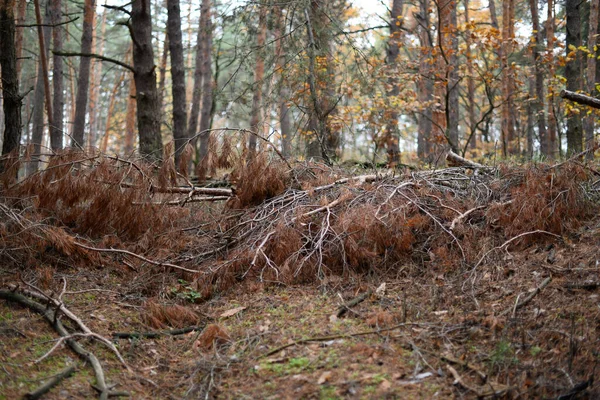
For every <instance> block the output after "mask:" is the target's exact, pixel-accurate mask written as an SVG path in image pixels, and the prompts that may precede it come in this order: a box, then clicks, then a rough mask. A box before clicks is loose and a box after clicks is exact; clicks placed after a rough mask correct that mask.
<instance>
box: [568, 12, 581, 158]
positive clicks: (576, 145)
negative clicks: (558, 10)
mask: <svg viewBox="0 0 600 400" xmlns="http://www.w3.org/2000/svg"><path fill="white" fill-rule="evenodd" d="M581 4H582V2H581V1H580V0H566V14H567V47H566V54H567V57H568V58H569V59H570V60H568V61H567V65H566V67H565V78H566V79H567V90H569V91H572V92H576V91H578V90H581V89H582V85H581V55H580V52H579V51H578V50H577V49H578V48H579V46H581V17H580V6H581ZM567 115H568V117H567V157H568V156H570V155H572V154H576V153H579V152H581V151H582V149H583V142H582V139H583V136H582V126H581V116H580V114H579V113H578V112H570V113H568V114H567Z"/></svg>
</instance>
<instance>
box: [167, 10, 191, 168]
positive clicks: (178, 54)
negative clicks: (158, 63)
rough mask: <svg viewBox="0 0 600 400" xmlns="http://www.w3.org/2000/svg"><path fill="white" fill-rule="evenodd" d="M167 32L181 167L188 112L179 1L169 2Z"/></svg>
mask: <svg viewBox="0 0 600 400" xmlns="http://www.w3.org/2000/svg"><path fill="white" fill-rule="evenodd" d="M167 31H168V35H169V53H170V54H171V77H172V80H173V86H172V91H173V141H174V143H175V166H179V159H180V157H181V152H182V151H183V148H184V147H185V144H186V142H187V139H188V136H187V110H186V87H185V69H184V67H183V43H182V41H183V39H182V33H181V9H180V5H179V0H167Z"/></svg>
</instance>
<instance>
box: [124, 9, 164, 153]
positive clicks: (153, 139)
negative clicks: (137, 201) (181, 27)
mask: <svg viewBox="0 0 600 400" xmlns="http://www.w3.org/2000/svg"><path fill="white" fill-rule="evenodd" d="M131 39H132V40H133V65H134V69H135V72H134V74H133V75H134V79H135V89H136V101H137V118H138V135H139V146H140V154H141V155H142V156H144V157H147V158H149V159H150V160H154V161H155V160H160V159H161V157H162V148H163V146H162V138H161V136H160V105H159V104H158V90H157V88H156V68H155V65H154V51H153V47H152V14H151V8H150V0H133V2H132V6H131Z"/></svg>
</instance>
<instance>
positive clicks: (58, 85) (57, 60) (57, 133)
mask: <svg viewBox="0 0 600 400" xmlns="http://www.w3.org/2000/svg"><path fill="white" fill-rule="evenodd" d="M61 6H62V1H61V0H51V2H50V15H51V20H52V24H53V25H54V26H53V27H52V47H53V50H54V52H55V53H54V55H53V58H52V64H53V67H52V86H53V90H54V92H53V102H52V106H53V113H54V115H53V116H52V125H50V148H51V149H52V150H53V151H57V150H60V149H62V147H63V129H64V126H63V113H64V109H65V95H64V89H63V86H64V85H63V83H64V77H63V59H62V57H61V56H59V55H57V54H56V52H61V51H62V45H63V36H64V29H63V27H62V26H61V25H60V24H59V23H60V19H61V18H60V17H61V11H62V10H61Z"/></svg>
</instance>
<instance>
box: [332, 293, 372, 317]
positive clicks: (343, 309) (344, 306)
mask: <svg viewBox="0 0 600 400" xmlns="http://www.w3.org/2000/svg"><path fill="white" fill-rule="evenodd" d="M372 293H373V291H372V290H371V289H369V290H367V291H366V292H365V293H363V294H361V295H360V296H357V297H355V298H354V299H352V300H350V301H349V302H347V303H346V304H342V305H341V306H340V308H339V309H338V312H337V314H336V316H337V317H338V318H340V317H341V316H343V315H344V314H346V313H347V312H348V310H350V308H352V307H354V306H356V305H358V304H360V303H362V302H363V301H365V300H366V299H367V298H368V297H369V296H370V295H371V294H372Z"/></svg>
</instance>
